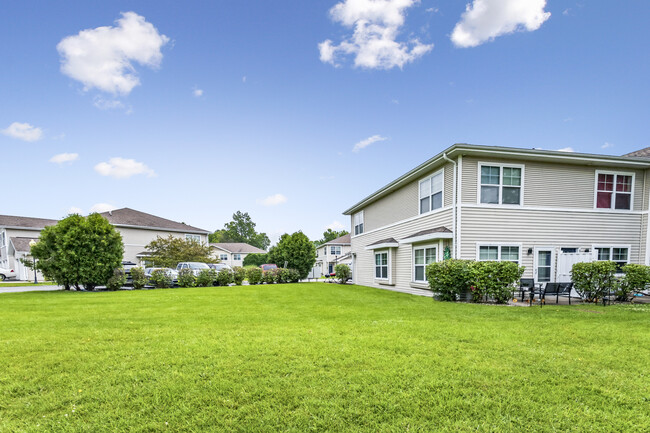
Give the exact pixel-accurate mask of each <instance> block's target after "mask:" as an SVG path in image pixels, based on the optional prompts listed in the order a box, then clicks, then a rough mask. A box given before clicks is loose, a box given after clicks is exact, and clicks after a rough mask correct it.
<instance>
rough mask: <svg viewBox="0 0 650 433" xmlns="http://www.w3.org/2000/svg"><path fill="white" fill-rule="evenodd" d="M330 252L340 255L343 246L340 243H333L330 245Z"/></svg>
mask: <svg viewBox="0 0 650 433" xmlns="http://www.w3.org/2000/svg"><path fill="white" fill-rule="evenodd" d="M330 254H331V255H333V256H340V255H341V246H340V245H338V246H334V245H331V246H330Z"/></svg>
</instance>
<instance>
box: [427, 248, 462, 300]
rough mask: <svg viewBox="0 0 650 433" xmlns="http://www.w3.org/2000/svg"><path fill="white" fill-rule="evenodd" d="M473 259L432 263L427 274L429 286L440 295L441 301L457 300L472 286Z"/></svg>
mask: <svg viewBox="0 0 650 433" xmlns="http://www.w3.org/2000/svg"><path fill="white" fill-rule="evenodd" d="M472 263H474V262H473V261H471V260H457V259H448V260H444V261H442V262H435V263H431V264H430V265H428V266H427V270H426V274H427V281H428V282H429V287H430V288H431V290H432V291H433V292H435V293H438V294H439V295H440V300H441V301H452V302H453V301H457V300H458V299H459V298H460V297H461V295H462V294H464V293H467V292H469V290H470V287H471V275H470V266H471V265H472Z"/></svg>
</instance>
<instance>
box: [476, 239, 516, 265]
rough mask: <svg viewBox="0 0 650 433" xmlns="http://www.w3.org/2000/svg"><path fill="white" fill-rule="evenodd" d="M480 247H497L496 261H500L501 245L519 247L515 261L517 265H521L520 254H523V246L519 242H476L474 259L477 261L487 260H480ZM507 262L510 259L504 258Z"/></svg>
mask: <svg viewBox="0 0 650 433" xmlns="http://www.w3.org/2000/svg"><path fill="white" fill-rule="evenodd" d="M481 247H499V250H498V251H499V257H498V258H497V261H499V262H500V261H501V247H519V260H517V262H519V263H517V264H518V265H519V266H521V261H522V255H523V248H522V244H521V243H517V242H477V243H476V261H477V262H486V261H489V260H481V259H480V257H481V255H480V254H481ZM506 261H507V262H510V261H512V260H506Z"/></svg>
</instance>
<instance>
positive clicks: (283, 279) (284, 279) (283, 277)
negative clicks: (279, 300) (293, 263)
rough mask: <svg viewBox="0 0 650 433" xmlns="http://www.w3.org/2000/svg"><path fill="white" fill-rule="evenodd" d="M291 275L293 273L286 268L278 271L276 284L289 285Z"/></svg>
mask: <svg viewBox="0 0 650 433" xmlns="http://www.w3.org/2000/svg"><path fill="white" fill-rule="evenodd" d="M290 274H291V272H290V271H289V269H284V268H280V269H278V270H277V272H276V275H275V282H276V283H280V284H281V283H288V282H289V276H290Z"/></svg>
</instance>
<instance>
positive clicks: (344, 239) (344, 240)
mask: <svg viewBox="0 0 650 433" xmlns="http://www.w3.org/2000/svg"><path fill="white" fill-rule="evenodd" d="M350 244H351V242H350V233H348V234H347V235H343V236H340V237H338V238H336V239H332V240H331V241H329V242H325V243H324V244H323V245H321V247H324V246H325V245H350Z"/></svg>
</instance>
